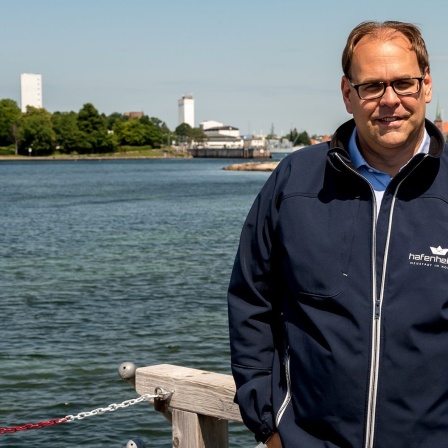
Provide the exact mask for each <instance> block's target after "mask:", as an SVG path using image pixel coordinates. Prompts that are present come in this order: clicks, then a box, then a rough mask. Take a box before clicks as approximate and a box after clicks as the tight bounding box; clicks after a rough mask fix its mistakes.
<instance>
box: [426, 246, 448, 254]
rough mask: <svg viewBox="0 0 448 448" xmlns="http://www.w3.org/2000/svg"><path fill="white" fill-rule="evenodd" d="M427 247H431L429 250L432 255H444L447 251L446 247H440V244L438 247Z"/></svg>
mask: <svg viewBox="0 0 448 448" xmlns="http://www.w3.org/2000/svg"><path fill="white" fill-rule="evenodd" d="M429 248H430V249H431V252H432V253H433V254H434V255H446V253H447V252H448V249H442V247H441V246H439V247H432V246H429Z"/></svg>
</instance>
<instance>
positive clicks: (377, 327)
mask: <svg viewBox="0 0 448 448" xmlns="http://www.w3.org/2000/svg"><path fill="white" fill-rule="evenodd" d="M336 156H337V157H338V159H339V160H340V161H341V163H342V164H343V165H344V166H346V167H347V168H348V169H349V170H351V171H352V172H353V173H355V174H356V175H357V176H359V177H361V178H363V179H364V177H363V176H361V174H359V173H358V172H357V171H356V170H354V169H353V168H351V167H350V166H348V165H347V164H346V163H345V162H344V161H343V160H342V158H341V157H340V155H339V154H336ZM426 157H427V154H426V155H425V157H423V158H422V160H421V161H420V162H419V163H418V164H417V165H416V166H415V167H414V168H413V169H412V170H411V171H410V172H409V173H408V174H407V175H406V176H405V177H404V178H403V179H402V180H401V181H400V183H399V184H398V185H397V187H396V188H395V191H394V194H393V196H392V204H391V208H390V213H389V224H388V227H387V236H386V247H385V250H384V260H383V269H382V272H381V289H380V295H379V296H378V297H377V291H376V221H377V213H376V208H377V204H376V197H375V192H374V190H373V188H372V186H371V185H370V183H369V182H368V184H369V187H370V190H371V192H372V197H373V212H374V215H373V216H374V219H373V226H372V228H373V235H372V274H373V275H372V280H373V282H372V292H373V296H372V297H373V300H374V306H373V325H372V347H371V360H372V362H371V367H370V380H369V398H368V407H367V422H366V440H365V448H373V442H374V435H375V431H374V428H375V417H376V402H377V389H378V370H379V364H380V339H381V308H382V304H383V298H384V287H385V281H386V270H387V262H388V256H389V244H390V236H391V230H392V220H393V214H394V208H395V202H396V198H397V193H398V190H399V188H400V186H401V184H402V183H403V182H404V180H405V179H406V178H407V177H408V176H409V174H410V173H411V172H412V171H414V170H415V169H416V168H417V167H418V166H419V165H420V163H422V162H423V160H424V159H425V158H426ZM364 180H365V179H364Z"/></svg>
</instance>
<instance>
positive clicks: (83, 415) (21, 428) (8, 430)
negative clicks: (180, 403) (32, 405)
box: [0, 388, 173, 434]
mask: <svg viewBox="0 0 448 448" xmlns="http://www.w3.org/2000/svg"><path fill="white" fill-rule="evenodd" d="M156 392H157V393H156V394H154V395H151V394H143V395H140V397H138V398H133V399H131V400H125V401H123V402H122V403H112V404H110V405H109V406H107V408H98V409H93V410H92V411H86V412H80V413H79V414H77V415H67V416H66V417H64V418H55V419H52V420H48V421H45V422H37V423H28V424H26V425H21V426H12V427H10V428H0V434H8V433H15V432H17V431H25V430H27V429H38V428H45V427H46V426H52V425H60V424H61V423H66V422H72V421H74V420H83V419H85V418H87V417H92V416H94V415H101V414H104V413H105V412H113V411H116V410H117V409H122V408H127V407H129V406H133V405H134V404H137V403H141V402H142V401H145V400H149V399H151V398H160V399H161V400H164V399H166V398H168V397H169V396H170V395H171V394H172V393H173V392H165V391H164V390H163V389H160V388H158V389H157V390H156Z"/></svg>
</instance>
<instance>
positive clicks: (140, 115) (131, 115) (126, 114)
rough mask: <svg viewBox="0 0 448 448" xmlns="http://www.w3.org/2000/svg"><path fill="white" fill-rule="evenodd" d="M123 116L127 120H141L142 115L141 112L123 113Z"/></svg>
mask: <svg viewBox="0 0 448 448" xmlns="http://www.w3.org/2000/svg"><path fill="white" fill-rule="evenodd" d="M123 115H124V116H125V117H129V118H142V117H143V115H144V114H143V112H125V113H124V114H123Z"/></svg>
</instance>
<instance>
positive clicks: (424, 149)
mask: <svg viewBox="0 0 448 448" xmlns="http://www.w3.org/2000/svg"><path fill="white" fill-rule="evenodd" d="M356 135H357V130H356V126H355V128H354V129H353V132H352V136H351V137H350V141H349V143H348V151H349V153H350V158H351V159H352V162H353V165H355V168H356V169H359V168H360V167H362V166H365V167H367V168H369V169H372V170H374V171H376V172H379V173H381V171H379V170H377V169H375V168H373V167H371V166H370V165H369V164H368V163H367V162H366V160H365V159H364V157H363V156H362V154H361V151H360V150H359V148H358V144H357V143H356ZM429 143H430V139H429V135H428V132H427V131H426V129H425V134H424V135H423V140H422V143H421V144H420V147H419V148H418V151H417V152H416V153H415V154H428V152H429ZM415 154H414V156H415ZM414 156H412V157H414ZM402 168H403V167H402ZM400 169H401V168H400Z"/></svg>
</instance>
